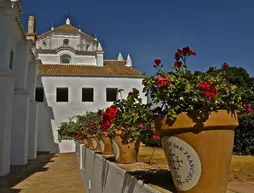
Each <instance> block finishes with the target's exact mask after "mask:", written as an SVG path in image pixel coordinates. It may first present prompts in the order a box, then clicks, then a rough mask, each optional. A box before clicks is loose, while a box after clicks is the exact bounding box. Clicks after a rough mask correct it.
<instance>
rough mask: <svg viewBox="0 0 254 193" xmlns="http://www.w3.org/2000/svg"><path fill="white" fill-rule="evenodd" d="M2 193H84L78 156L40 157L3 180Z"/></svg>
mask: <svg viewBox="0 0 254 193" xmlns="http://www.w3.org/2000/svg"><path fill="white" fill-rule="evenodd" d="M0 192H1V193H65V192H66V193H84V188H83V185H82V181H81V177H80V172H79V169H78V163H77V158H76V155H75V153H71V154H56V155H49V154H44V155H39V156H38V159H36V160H33V161H30V162H29V163H28V164H27V165H26V166H16V167H12V168H11V173H10V174H8V175H6V176H4V177H0Z"/></svg>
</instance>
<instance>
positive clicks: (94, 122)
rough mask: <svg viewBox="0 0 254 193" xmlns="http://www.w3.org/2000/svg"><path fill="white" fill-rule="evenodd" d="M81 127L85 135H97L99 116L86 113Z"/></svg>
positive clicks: (93, 113)
mask: <svg viewBox="0 0 254 193" xmlns="http://www.w3.org/2000/svg"><path fill="white" fill-rule="evenodd" d="M83 125H84V130H85V131H86V134H87V135H97V134H98V132H99V130H100V116H99V115H98V113H96V112H86V115H85V117H84V120H83Z"/></svg>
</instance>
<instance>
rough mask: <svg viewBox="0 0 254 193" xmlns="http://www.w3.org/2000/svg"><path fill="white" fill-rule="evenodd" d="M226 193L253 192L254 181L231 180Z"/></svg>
mask: <svg viewBox="0 0 254 193" xmlns="http://www.w3.org/2000/svg"><path fill="white" fill-rule="evenodd" d="M227 193H254V183H253V182H240V181H232V182H230V183H229V184H228V192H227Z"/></svg>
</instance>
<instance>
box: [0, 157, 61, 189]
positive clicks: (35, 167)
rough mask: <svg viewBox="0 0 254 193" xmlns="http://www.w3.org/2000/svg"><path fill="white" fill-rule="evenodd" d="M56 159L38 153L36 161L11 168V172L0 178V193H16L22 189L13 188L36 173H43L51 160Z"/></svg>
mask: <svg viewBox="0 0 254 193" xmlns="http://www.w3.org/2000/svg"><path fill="white" fill-rule="evenodd" d="M53 157H57V156H56V155H55V154H46V153H38V155H37V159H34V160H29V161H28V163H27V164H26V165H24V166H11V172H10V173H9V174H7V175H5V176H3V177H0V193H18V192H21V191H22V189H18V188H15V186H16V185H18V184H19V183H20V182H22V181H23V180H25V179H26V178H28V177H29V176H31V175H33V174H35V173H37V172H45V171H47V170H48V168H47V167H45V165H46V164H48V163H49V162H54V161H52V160H51V159H52V158H53Z"/></svg>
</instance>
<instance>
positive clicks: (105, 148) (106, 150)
mask: <svg viewBox="0 0 254 193" xmlns="http://www.w3.org/2000/svg"><path fill="white" fill-rule="evenodd" d="M99 147H100V151H101V153H102V155H113V151H112V145H111V142H110V138H109V137H108V135H107V133H104V136H103V137H102V139H101V140H99Z"/></svg>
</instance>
